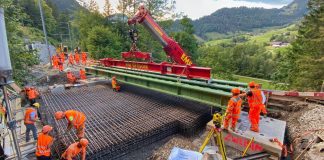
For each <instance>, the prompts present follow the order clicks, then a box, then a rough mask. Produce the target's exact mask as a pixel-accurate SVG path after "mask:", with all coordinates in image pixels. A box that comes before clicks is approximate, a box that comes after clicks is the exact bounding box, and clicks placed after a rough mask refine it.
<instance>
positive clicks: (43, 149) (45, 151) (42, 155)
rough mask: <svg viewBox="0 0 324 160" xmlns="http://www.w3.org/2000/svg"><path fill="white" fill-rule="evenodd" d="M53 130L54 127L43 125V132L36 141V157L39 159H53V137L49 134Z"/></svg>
mask: <svg viewBox="0 0 324 160" xmlns="http://www.w3.org/2000/svg"><path fill="white" fill-rule="evenodd" d="M52 130H53V127H51V126H50V125H46V126H44V127H43V129H42V132H41V133H39V134H38V139H37V143H36V152H35V154H36V157H37V160H50V159H51V146H52V144H53V141H54V139H53V137H52V136H50V135H49V132H50V131H52Z"/></svg>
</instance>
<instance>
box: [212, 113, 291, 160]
mask: <svg viewBox="0 0 324 160" xmlns="http://www.w3.org/2000/svg"><path fill="white" fill-rule="evenodd" d="M211 126H213V122H212V121H210V122H209V123H208V124H207V129H210V127H211ZM285 128H286V122H285V121H281V120H277V119H273V118H269V117H267V118H264V117H260V126H259V129H260V132H259V133H256V132H252V131H250V122H249V119H248V113H247V112H242V113H241V115H240V119H239V121H238V124H237V126H236V132H233V131H231V130H230V131H228V132H224V131H222V133H223V137H224V141H225V145H227V146H231V147H234V148H236V149H238V150H240V151H244V149H245V148H246V146H247V144H248V143H249V141H250V140H251V139H252V138H253V137H254V142H252V144H251V146H250V148H249V150H248V152H247V153H248V154H253V153H259V152H262V151H266V152H268V153H270V154H271V155H272V156H274V157H281V150H282V148H281V147H280V146H279V145H278V144H277V143H272V142H270V141H269V139H272V138H277V139H278V140H279V141H280V142H281V143H283V140H284V134H285Z"/></svg>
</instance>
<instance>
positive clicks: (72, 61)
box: [68, 52, 74, 65]
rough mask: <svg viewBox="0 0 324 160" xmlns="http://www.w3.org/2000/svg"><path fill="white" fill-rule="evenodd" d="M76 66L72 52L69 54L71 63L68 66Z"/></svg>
mask: <svg viewBox="0 0 324 160" xmlns="http://www.w3.org/2000/svg"><path fill="white" fill-rule="evenodd" d="M73 64H74V59H73V54H72V52H71V53H70V54H69V63H68V65H73Z"/></svg>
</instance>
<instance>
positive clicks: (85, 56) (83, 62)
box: [81, 52, 87, 65]
mask: <svg viewBox="0 0 324 160" xmlns="http://www.w3.org/2000/svg"><path fill="white" fill-rule="evenodd" d="M81 60H82V64H83V65H86V64H87V53H86V52H82V54H81Z"/></svg>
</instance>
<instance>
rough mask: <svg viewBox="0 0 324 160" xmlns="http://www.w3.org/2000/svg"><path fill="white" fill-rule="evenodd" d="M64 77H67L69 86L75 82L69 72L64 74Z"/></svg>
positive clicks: (74, 78)
mask: <svg viewBox="0 0 324 160" xmlns="http://www.w3.org/2000/svg"><path fill="white" fill-rule="evenodd" d="M66 76H67V79H68V82H69V83H70V84H74V83H75V82H76V77H75V76H74V74H73V73H72V72H71V71H68V72H67V73H66Z"/></svg>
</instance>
